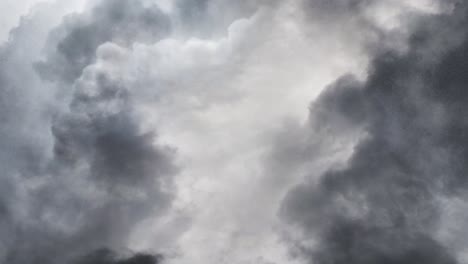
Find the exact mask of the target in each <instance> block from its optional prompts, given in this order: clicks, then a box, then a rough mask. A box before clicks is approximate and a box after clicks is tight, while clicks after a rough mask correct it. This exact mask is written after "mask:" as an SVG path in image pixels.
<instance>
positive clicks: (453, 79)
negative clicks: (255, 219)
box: [282, 4, 468, 264]
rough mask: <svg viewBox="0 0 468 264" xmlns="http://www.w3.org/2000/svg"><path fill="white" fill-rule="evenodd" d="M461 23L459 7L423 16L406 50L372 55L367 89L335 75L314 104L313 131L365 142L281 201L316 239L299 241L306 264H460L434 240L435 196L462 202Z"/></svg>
mask: <svg viewBox="0 0 468 264" xmlns="http://www.w3.org/2000/svg"><path fill="white" fill-rule="evenodd" d="M467 17H468V12H467V8H466V4H459V5H457V6H456V8H455V9H454V11H453V12H452V13H450V14H442V15H433V16H430V17H427V18H424V19H422V21H421V22H420V25H419V28H418V30H417V31H416V32H415V33H414V34H413V35H412V36H411V38H410V41H409V48H408V50H407V51H405V52H401V51H395V50H389V49H385V48H382V49H380V50H377V51H375V53H374V59H373V60H372V62H371V64H370V70H369V72H368V77H367V79H366V80H365V81H364V82H359V81H356V80H355V79H353V78H352V77H349V76H348V77H344V78H341V79H339V80H338V81H337V82H335V83H334V84H333V85H332V86H330V87H329V88H328V89H326V90H325V92H324V94H323V95H321V96H320V97H319V98H318V100H317V101H316V102H315V103H314V104H313V106H312V111H311V120H312V121H313V125H314V127H313V129H312V130H311V131H310V133H315V131H320V129H322V128H323V127H329V128H330V129H331V131H332V132H333V131H343V130H344V131H346V130H350V131H351V130H353V129H354V128H355V127H360V128H361V129H362V130H363V131H364V134H365V136H364V137H363V138H362V139H361V140H360V141H359V143H358V144H357V146H356V147H355V149H354V152H353V154H352V156H351V158H350V159H349V160H348V162H347V164H346V166H345V168H335V169H333V168H332V169H330V170H328V171H327V172H325V173H323V174H321V175H317V173H316V172H313V171H311V172H310V174H311V178H312V179H311V180H309V181H308V182H307V183H304V184H301V185H299V186H298V187H296V188H294V189H293V190H292V191H290V192H289V194H288V196H287V198H286V199H285V201H284V204H283V209H282V215H283V217H284V219H286V221H287V222H288V223H290V224H292V225H293V226H295V227H297V228H299V230H302V232H303V234H304V237H303V238H302V239H306V238H308V239H309V240H313V241H315V242H314V243H312V244H315V246H310V245H307V243H306V242H304V241H305V240H304V241H302V242H301V241H299V242H297V243H298V244H299V246H298V249H299V251H301V252H302V253H303V254H304V255H305V256H306V258H307V259H308V260H309V261H310V263H320V264H321V263H324V264H340V263H389V264H390V263H457V255H456V253H457V252H455V251H454V250H453V249H450V248H446V247H445V246H444V245H443V244H441V243H440V242H438V241H437V239H435V233H436V231H437V228H438V227H439V226H440V224H441V222H440V216H441V207H440V204H439V202H438V201H439V200H438V199H439V198H440V197H452V196H457V197H459V198H461V199H466V197H465V196H464V195H463V192H465V191H466V187H467V185H466V182H467V181H466V177H465V174H466V171H467V169H468V168H467V167H466V162H465V160H466V157H467V154H468V145H467V143H468V141H467V140H466V139H467V138H466V135H467V131H468V123H467V122H465V121H464V120H465V117H464V116H465V113H464V112H465V110H466V103H467V100H468V96H467V93H466V83H467V79H466V72H467V71H468V67H467V64H466V63H465V61H466V59H467V54H468V38H467V36H466V32H465V29H464V25H466V22H467V21H466V18H467ZM447 27H449V28H450V29H447ZM442 44H443V45H442ZM331 135H332V136H333V135H340V136H343V133H341V134H340V133H331ZM344 136H346V135H344Z"/></svg>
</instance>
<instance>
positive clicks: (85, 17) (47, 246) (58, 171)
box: [0, 0, 176, 264]
mask: <svg viewBox="0 0 468 264" xmlns="http://www.w3.org/2000/svg"><path fill="white" fill-rule="evenodd" d="M33 23H34V21H31V22H30V24H24V25H21V26H20V27H19V28H18V29H17V30H16V33H13V34H12V35H11V39H10V41H9V42H8V43H7V44H6V45H5V46H4V47H3V48H2V49H1V50H0V96H1V97H0V108H1V113H0V119H1V120H2V127H1V128H0V134H1V137H0V146H1V147H2V152H1V154H0V164H1V166H2V177H1V178H0V186H1V187H0V189H1V194H0V215H1V217H0V262H1V263H9V264H34V263H41V264H53V263H57V264H58V263H71V261H72V260H73V259H80V260H79V261H78V262H77V263H80V264H97V263H99V264H104V263H106V264H107V263H108V264H156V263H160V262H161V256H159V255H155V256H153V255H145V254H136V255H134V256H128V257H123V258H120V257H119V256H118V255H117V254H114V253H112V250H114V249H121V248H126V247H127V246H128V245H127V243H128V238H129V236H130V235H131V232H132V230H133V228H135V227H136V225H137V224H139V223H140V222H141V221H143V220H144V219H146V218H147V217H148V216H157V215H160V214H162V213H163V212H164V211H165V210H167V208H168V207H169V206H170V203H171V200H172V194H171V191H172V180H171V176H172V175H174V173H175V172H176V166H175V165H174V163H173V154H174V153H173V152H174V151H173V150H172V149H171V148H168V147H166V146H162V145H158V144H157V143H156V141H157V137H156V135H155V133H154V132H153V131H145V130H143V128H142V121H141V119H140V117H139V116H138V114H137V113H136V111H135V105H137V104H138V102H136V101H135V100H134V99H133V97H132V94H133V92H134V87H126V86H125V85H124V84H122V83H121V82H120V81H119V80H117V79H116V78H115V76H112V74H110V73H109V72H107V71H106V70H105V69H104V70H102V71H99V72H98V71H95V70H94V69H89V70H88V71H87V74H88V75H87V76H84V77H83V76H82V74H83V70H84V69H85V67H88V66H90V65H91V64H93V63H94V61H95V59H96V51H97V50H98V48H99V46H101V45H102V44H104V43H105V42H108V41H112V42H115V43H118V44H120V45H129V44H131V43H132V42H134V41H154V40H157V39H159V38H160V37H161V36H164V35H165V34H167V32H168V30H169V23H168V20H167V18H166V17H165V15H163V14H162V13H161V12H160V11H159V9H157V7H155V6H148V7H147V6H144V5H143V4H142V2H140V1H133V0H112V1H102V2H101V3H99V4H98V5H96V7H94V9H93V10H92V11H90V12H87V13H84V14H76V15H73V16H71V17H68V18H66V19H65V20H64V22H63V24H62V25H60V26H59V27H58V28H57V29H56V30H54V31H53V33H52V34H51V35H50V39H49V42H48V43H47V45H49V46H48V48H47V49H46V50H45V51H46V53H47V54H46V55H47V56H46V57H45V58H44V60H43V61H42V62H40V63H38V64H36V66H35V68H36V69H37V70H38V71H39V73H40V74H41V75H42V77H45V78H46V79H48V80H49V81H52V83H49V82H32V81H31V80H28V79H25V78H33V77H29V76H33V75H31V74H33V72H32V71H31V69H32V68H33V63H32V62H31V61H27V60H26V61H23V60H22V58H23V59H24V58H26V57H25V54H24V52H23V51H21V49H23V50H24V47H23V46H24V45H25V43H24V42H22V41H24V40H23V39H21V38H22V37H23V35H22V34H23V31H24V32H26V33H24V34H27V31H28V30H30V29H29V28H34V25H33ZM18 50H19V51H18ZM18 54H22V55H23V57H21V56H19V55H18ZM109 54H110V55H109ZM109 54H108V55H109V56H112V53H109ZM27 59H29V58H27ZM23 68H24V69H23ZM13 72H14V74H12V73H13ZM26 73H28V74H30V75H27V74H26ZM21 78H23V79H25V80H21ZM31 83H33V84H35V85H31ZM53 85H56V86H57V87H59V88H60V89H63V90H65V91H66V92H65V94H67V95H69V96H70V98H71V100H70V102H69V107H68V108H67V109H66V110H60V107H58V108H52V109H54V114H51V107H50V106H49V102H47V101H44V102H42V101H40V100H38V99H39V97H37V98H35V96H36V92H37V93H38V94H40V93H51V94H48V96H49V97H54V96H55V95H54V94H53V90H52V89H51V88H50V87H52V86H53ZM90 91H92V92H91V93H90ZM60 93H61V94H63V91H62V92H60ZM65 98H68V97H65ZM62 99H63V97H62ZM54 103H56V102H54ZM44 139H46V140H44ZM42 140H44V141H43V142H42ZM103 247H104V248H109V250H104V251H103V250H100V251H96V252H95V253H92V254H91V253H90V252H93V251H94V250H96V249H98V248H103ZM82 256H87V257H83V258H82Z"/></svg>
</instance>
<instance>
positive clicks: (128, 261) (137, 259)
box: [75, 249, 163, 264]
mask: <svg viewBox="0 0 468 264" xmlns="http://www.w3.org/2000/svg"><path fill="white" fill-rule="evenodd" d="M162 260H163V256H162V255H151V254H142V253H140V254H136V255H133V256H131V257H128V258H120V257H118V256H116V254H115V253H114V252H112V251H111V250H108V249H99V250H96V251H94V252H92V253H91V254H88V255H87V256H84V257H82V258H80V259H79V260H78V261H76V262H75V264H158V263H161V261H162Z"/></svg>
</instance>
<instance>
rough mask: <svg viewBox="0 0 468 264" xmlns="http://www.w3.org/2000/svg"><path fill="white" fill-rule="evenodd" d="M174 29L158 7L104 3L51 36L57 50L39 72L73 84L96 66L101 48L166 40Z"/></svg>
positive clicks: (112, 0) (68, 21) (119, 0)
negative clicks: (106, 44) (96, 58)
mask: <svg viewBox="0 0 468 264" xmlns="http://www.w3.org/2000/svg"><path fill="white" fill-rule="evenodd" d="M170 28H171V24H170V20H169V17H167V15H165V14H164V13H163V12H162V11H161V10H159V8H158V6H156V5H150V6H146V5H144V4H143V2H142V1H129V0H106V1H102V3H100V4H98V5H97V6H95V7H94V8H93V9H92V10H91V11H90V13H89V14H84V15H71V16H70V17H67V18H66V19H65V22H64V24H63V25H62V26H61V27H60V28H58V29H56V30H55V32H54V33H53V34H52V36H51V39H50V42H51V43H50V44H49V46H52V47H54V48H53V50H52V51H51V55H50V58H48V60H47V61H46V62H41V63H38V64H37V69H38V70H39V72H40V73H41V74H42V76H44V77H45V78H47V79H52V80H54V79H59V80H61V81H67V82H70V81H73V80H75V79H76V78H77V77H79V76H80V75H81V73H82V70H83V68H84V67H86V66H87V65H89V64H91V63H92V62H93V60H94V59H95V55H96V54H95V53H96V49H97V48H98V47H99V46H100V45H101V44H104V43H105V42H117V43H121V44H122V45H129V44H131V43H133V42H134V41H140V42H154V41H157V40H159V39H160V38H161V37H164V36H166V35H167V34H168V33H169V32H170ZM56 42H57V43H56Z"/></svg>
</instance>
